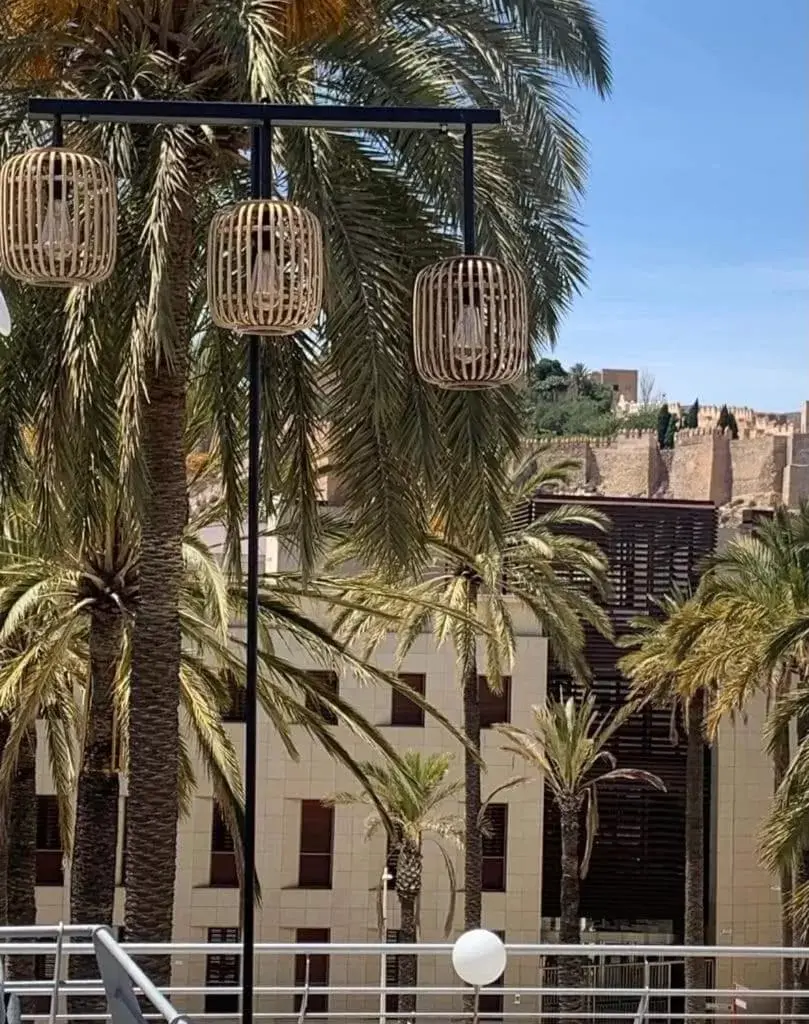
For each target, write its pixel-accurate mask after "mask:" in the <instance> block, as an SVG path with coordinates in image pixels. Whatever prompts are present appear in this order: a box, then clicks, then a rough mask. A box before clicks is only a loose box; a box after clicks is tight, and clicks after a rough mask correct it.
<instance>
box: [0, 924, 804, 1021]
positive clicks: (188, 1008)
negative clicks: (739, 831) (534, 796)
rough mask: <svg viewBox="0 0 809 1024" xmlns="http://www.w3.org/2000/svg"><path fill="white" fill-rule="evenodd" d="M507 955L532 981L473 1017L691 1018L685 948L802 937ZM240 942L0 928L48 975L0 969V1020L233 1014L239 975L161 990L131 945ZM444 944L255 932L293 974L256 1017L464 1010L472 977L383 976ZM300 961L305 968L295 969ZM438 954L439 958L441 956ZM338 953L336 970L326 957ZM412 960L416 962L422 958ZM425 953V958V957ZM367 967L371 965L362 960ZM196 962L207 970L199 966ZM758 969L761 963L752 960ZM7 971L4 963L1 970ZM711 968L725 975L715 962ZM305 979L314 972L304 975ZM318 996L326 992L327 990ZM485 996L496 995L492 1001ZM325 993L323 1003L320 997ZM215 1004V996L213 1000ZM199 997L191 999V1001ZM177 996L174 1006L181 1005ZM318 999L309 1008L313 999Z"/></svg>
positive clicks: (203, 947)
mask: <svg viewBox="0 0 809 1024" xmlns="http://www.w3.org/2000/svg"><path fill="white" fill-rule="evenodd" d="M506 950H507V954H508V962H509V965H511V967H512V968H513V967H514V966H515V965H519V971H518V972H517V971H513V970H510V969H509V968H508V967H507V970H506V977H507V978H508V977H509V975H510V974H512V975H513V974H515V973H519V974H520V978H521V980H525V979H526V978H531V979H532V980H533V981H535V982H536V984H534V983H529V984H520V985H518V986H517V985H514V984H508V985H506V984H498V985H496V986H491V987H490V988H488V989H485V990H483V992H482V999H481V1003H480V1013H479V1017H478V1019H479V1021H480V1022H481V1024H483V1022H494V1021H504V1022H506V1021H524V1022H529V1021H530V1022H532V1024H540V1022H543V1024H544V1022H547V1024H555V1022H556V1021H564V1020H565V1018H566V1017H570V1016H574V1017H575V1019H576V1020H577V1021H582V1022H588V1021H591V1020H599V1021H607V1022H616V1024H618V1022H622V1021H631V1022H633V1024H663V1022H677V1021H683V1020H686V1021H687V1020H688V1019H689V1018H688V1017H687V1015H686V1013H685V1006H684V991H683V987H682V967H683V962H684V959H685V958H686V957H699V958H702V959H706V960H707V961H708V965H709V968H710V969H709V971H708V977H709V978H710V979H713V978H714V976H715V975H714V969H715V965H717V964H719V963H723V962H727V963H729V964H739V963H740V962H741V961H744V963H745V969H746V971H747V973H748V974H749V972H750V965H751V964H752V965H753V969H754V970H755V969H760V968H761V967H762V965H763V964H766V963H769V964H770V965H771V970H770V972H769V973H770V974H771V975H772V976H774V977H776V978H777V977H779V976H780V965H781V963H782V961H783V960H785V959H791V960H794V961H800V960H803V959H805V958H807V957H809V948H797V947H796V948H793V949H785V948H782V947H760V946H690V947H684V946H670V945H645V944H644V945H623V944H598V945H592V944H588V945H582V946H560V945H554V944H548V943H545V944H542V945H536V944H507V945H506ZM240 952H241V946H240V944H238V943H203V942H175V943H171V944H157V943H150V944H144V943H124V944H119V943H118V942H116V941H115V939H114V938H113V936H112V934H111V933H110V932H109V930H108V929H105V928H97V927H96V928H91V927H81V926H61V925H60V926H54V927H47V926H42V927H36V928H0V964H3V963H5V961H6V958H8V957H32V956H33V957H51V958H52V961H51V963H52V972H53V973H52V976H51V977H48V978H45V979H44V980H43V978H42V972H41V971H37V972H35V974H37V975H39V980H37V979H36V978H35V977H32V978H30V979H26V978H17V979H15V980H5V981H4V980H2V978H0V995H2V996H3V997H4V998H3V999H0V1024H2V1021H3V1012H2V1006H3V1005H4V1003H5V1004H6V1006H7V1009H6V1019H7V1020H9V1021H13V1020H15V1019H17V1020H19V1019H20V1018H19V1016H18V1014H19V1009H20V1002H19V1001H20V1000H22V1004H21V1005H22V1007H23V1009H24V1007H25V1005H26V1000H25V997H27V996H38V997H39V998H40V1000H41V999H43V997H45V998H46V999H48V1000H49V1007H50V1010H49V1013H47V1014H43V1015H40V1016H36V1015H30V1016H28V1015H26V1014H25V1013H23V1015H22V1020H23V1021H24V1020H26V1019H30V1020H34V1019H37V1020H39V1021H44V1020H49V1022H50V1024H54V1022H56V1021H63V1020H70V1019H71V1014H70V1013H69V1007H68V1005H67V1001H68V999H69V997H70V996H90V995H95V996H104V997H105V998H106V1001H107V1007H108V1010H109V1011H110V1012H108V1013H107V1014H106V1015H105V1014H100V1013H97V1014H92V1013H88V1012H85V1011H82V1012H81V1013H80V1014H77V1015H76V1016H80V1017H81V1020H83V1021H84V1020H99V1021H101V1020H110V1018H112V1021H113V1024H142V1022H143V1021H144V1020H155V1021H158V1022H165V1024H188V1022H189V1021H221V1022H225V1021H233V1020H236V1019H237V1018H238V1006H237V1004H238V997H239V993H240V990H239V986H238V985H237V984H233V985H222V984H218V985H211V984H207V985H182V984H175V985H172V986H171V987H170V988H169V989H167V990H165V991H164V992H160V991H158V990H157V988H156V987H155V986H154V985H153V984H152V983H151V982H150V981H149V979H148V978H147V977H146V976H145V975H144V974H143V972H142V971H141V970H140V968H139V967H138V966H137V964H136V963H135V959H133V958H137V957H138V956H144V955H147V954H148V955H152V956H154V955H159V954H162V955H164V956H169V957H171V958H172V961H173V963H174V964H175V966H176V967H177V968H178V970H177V971H176V972H175V973H180V971H179V968H180V967H185V966H187V962H188V960H189V959H191V958H199V959H200V960H201V961H203V962H204V961H206V960H207V958H208V957H220V958H222V957H228V958H232V957H238V956H239V954H240ZM451 953H452V945H451V944H449V943H420V944H417V945H412V946H411V945H404V944H393V943H387V944H386V943H346V942H333V943H261V944H258V945H257V946H256V955H257V957H258V958H259V964H258V971H257V977H258V980H259V981H260V980H261V977H262V963H261V961H262V960H265V962H266V960H267V959H269V960H270V961H271V962H273V961H274V962H275V966H276V967H278V966H279V961H281V960H283V959H288V958H293V962H294V958H298V961H297V965H298V969H295V970H293V964H292V963H289V964H288V966H285V967H284V968H283V969H282V971H281V973H284V974H287V975H288V976H289V977H290V978H293V977H297V978H299V979H301V980H299V982H298V983H297V984H292V985H279V984H275V985H262V984H258V985H256V988H255V996H256V1010H255V1014H254V1016H255V1018H256V1019H257V1020H261V1021H270V1022H278V1024H281V1022H284V1021H295V1022H299V1024H305V1022H307V1021H312V1022H314V1021H339V1022H345V1024H349V1022H374V1024H395V1022H397V1021H405V1020H407V1021H410V1020H413V1021H415V1022H418V1021H444V1020H446V1021H456V1022H459V1024H460V1022H463V1021H472V1020H474V1019H475V1016H474V1014H473V1013H470V1012H468V1011H466V1012H465V1011H464V1009H463V996H464V994H467V995H468V994H469V991H470V990H469V989H468V988H466V987H464V986H463V985H462V984H460V983H459V982H449V983H447V984H443V985H441V984H421V985H419V986H418V987H417V988H416V989H415V990H413V989H407V988H403V987H399V986H397V985H392V984H387V983H386V982H387V979H389V978H390V972H389V970H388V969H387V968H389V966H390V959H389V958H391V957H395V956H397V955H402V954H415V955H416V956H417V958H418V962H419V965H420V970H422V969H423V972H424V974H425V975H428V976H430V977H434V976H435V975H436V974H439V975H441V976H445V977H447V978H448V979H451V978H452V977H453V975H452V972H451V967H450V965H449V963H448V960H449V958H450V956H451ZM71 956H94V957H95V958H96V961H97V963H98V965H99V973H98V977H97V979H92V978H91V979H83V980H75V981H72V980H68V979H67V977H66V975H67V970H66V961H67V959H68V958H69V957H71ZM564 956H575V957H577V958H580V959H581V961H583V962H584V963H585V969H584V982H585V984H584V985H583V986H582V987H581V988H576V989H565V988H562V987H560V986H558V984H557V981H558V976H557V971H558V964H559V959H560V958H561V957H564ZM325 957H328V963H329V964H330V965H331V974H333V975H337V976H348V975H349V974H350V971H349V970H348V969H347V967H348V965H347V964H345V963H344V962H343V963H341V961H345V960H354V959H355V958H360V960H362V959H363V958H364V960H365V966H364V967H360V969H358V971H357V973H358V974H359V975H367V976H369V977H375V978H379V979H380V983H379V984H376V985H374V984H371V985H363V984H331V983H329V982H326V983H325V984H317V983H316V979H315V978H314V975H315V974H316V973H317V972H316V971H310V970H309V967H310V965H314V964H316V963H317V964H321V965H322V963H323V962H324V958H325ZM302 961H303V964H304V966H305V969H304V970H300V969H299V968H300V965H301V963H302ZM442 961H443V963H442ZM337 964H340V971H339V972H338V971H337V970H335V965H337ZM421 965H424V966H423V968H422V966H421ZM428 965H429V967H428ZM369 967H370V969H369ZM201 973H204V968H203V971H202V972H201ZM761 973H763V974H764V975H766V974H767V973H768V972H767V971H764V972H761ZM724 975H727V976H728V977H729V978H731V979H734V978H738V977H744V976H745V974H744V973H742V974H739V973H737V972H735V971H734V970H730V971H727V970H726V971H724ZM5 976H6V972H5V971H3V977H5ZM716 976H717V977H719V976H722V975H720V974H719V973H717V975H716ZM310 979H311V980H310ZM413 991H415V992H416V993H417V995H418V1010H417V1012H416V1013H415V1014H410V1015H407V1016H405V1015H404V1014H403V1013H399V1012H398V1011H397V1009H396V1005H395V1004H396V997H397V996H401V995H404V994H407V993H409V992H413ZM692 994H693V995H701V996H704V997H705V998H706V1009H705V1013H704V1014H700V1019H701V1020H702V1019H704V1020H705V1021H709V1020H714V1021H717V1022H719V1021H732V1020H735V1019H736V1018H737V1017H748V1018H749V1019H750V1020H755V1021H757V1022H758V1021H786V1020H793V1021H809V1012H807V1010H808V1009H809V1007H807V1003H809V993H803V992H799V991H789V992H788V991H786V990H784V989H782V988H780V987H778V986H777V985H761V986H760V987H755V986H752V985H751V986H749V987H744V986H742V985H740V984H738V983H736V982H735V981H731V982H730V987H717V985H716V984H714V983H713V980H711V982H710V983H709V985H708V986H707V987H706V988H705V989H701V990H698V991H694V992H693V993H692ZM566 995H570V996H573V995H575V996H579V997H580V1002H581V1008H580V1009H578V1010H576V1012H575V1014H572V1013H570V1012H568V1013H566V1012H565V1011H564V1010H563V1009H562V1005H563V1004H562V1003H561V1002H560V997H563V996H566ZM138 996H141V997H143V999H142V1001H145V1002H146V1003H148V1004H150V1008H149V1009H147V1010H146V1012H145V1013H141V1011H140V1010H139V1008H138V1000H137V997H138ZM224 996H229V997H231V998H232V999H233V1000H234V1003H235V1004H236V1005H234V1007H233V1009H232V1010H230V1011H228V1012H221V1011H220V1012H205V1010H204V1009H203V1008H202V1007H203V1006H204V1003H205V999H206V997H217V999H218V998H219V997H224ZM324 997H325V999H324ZM493 1000H494V1002H493ZM325 1004H328V1008H327V1009H322V1008H323V1007H324V1005H325ZM218 1005H221V1000H220V1001H219V1002H218ZM197 1006H199V1007H200V1009H197V1008H196V1007H197ZM176 1007H182V1008H184V1009H183V1010H180V1009H177V1008H176ZM315 1008H317V1009H315Z"/></svg>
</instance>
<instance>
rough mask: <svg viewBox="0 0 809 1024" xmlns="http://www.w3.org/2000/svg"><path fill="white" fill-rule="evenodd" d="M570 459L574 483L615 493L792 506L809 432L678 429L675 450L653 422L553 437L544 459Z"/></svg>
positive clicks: (808, 495)
mask: <svg viewBox="0 0 809 1024" xmlns="http://www.w3.org/2000/svg"><path fill="white" fill-rule="evenodd" d="M560 458H570V459H575V460H576V461H577V462H578V463H579V468H578V469H577V471H576V472H575V473H574V475H573V478H572V481H571V486H572V489H575V490H584V491H592V492H594V493H599V494H604V495H610V496H615V497H658V498H661V497H662V498H669V499H672V500H681V501H713V502H714V503H715V504H717V505H726V504H728V503H730V502H732V501H742V502H744V503H749V504H755V505H766V506H770V505H775V504H779V503H780V502H786V503H787V504H789V505H790V506H794V505H797V504H798V502H799V501H801V500H804V499H809V433H800V434H798V433H794V432H792V433H790V434H789V435H786V434H775V433H773V434H769V435H766V436H761V435H758V436H753V437H742V436H740V437H739V438H738V440H735V441H734V440H732V439H731V437H730V433H729V432H728V431H721V430H718V429H716V428H713V427H697V428H693V429H683V430H680V431H678V433H677V434H676V436H675V444H674V448H673V450H668V451H661V450H660V449H659V448H658V445H657V434H656V432H655V431H654V430H645V431H642V430H626V431H623V432H622V433H620V434H618V435H617V436H615V437H612V438H603V437H574V438H552V439H550V443H549V446H548V448H547V450H546V451H545V452H544V453H543V455H542V456H541V459H542V461H543V462H545V463H548V462H553V461H557V460H558V459H560Z"/></svg>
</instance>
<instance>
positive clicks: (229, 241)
mask: <svg viewBox="0 0 809 1024" xmlns="http://www.w3.org/2000/svg"><path fill="white" fill-rule="evenodd" d="M323 277H324V261H323V233H322V231H321V228H320V221H319V220H318V219H317V217H316V216H315V215H314V214H313V213H310V212H309V211H308V210H304V209H302V208H301V207H299V206H295V205H293V204H292V203H286V202H279V201H278V200H275V199H253V200H249V201H247V202H243V203H236V204H235V205H233V206H229V207H227V208H226V209H224V210H220V211H219V213H217V214H216V215H215V216H214V218H213V220H212V221H211V227H210V231H209V233H208V302H209V303H210V307H211V317H212V318H213V321H214V323H215V324H217V326H219V327H225V328H227V329H229V330H232V331H240V332H243V333H249V334H266V335H275V336H283V335H287V334H294V333H295V332H296V331H304V330H307V329H308V328H310V327H313V326H314V325H315V323H316V321H317V319H318V317H319V316H320V310H321V306H322V303H323Z"/></svg>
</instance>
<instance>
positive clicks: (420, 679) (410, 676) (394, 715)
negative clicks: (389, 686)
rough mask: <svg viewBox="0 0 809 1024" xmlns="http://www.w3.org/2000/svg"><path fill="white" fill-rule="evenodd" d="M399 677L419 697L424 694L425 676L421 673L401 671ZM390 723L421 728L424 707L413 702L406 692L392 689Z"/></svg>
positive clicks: (425, 687) (425, 686)
mask: <svg viewBox="0 0 809 1024" xmlns="http://www.w3.org/2000/svg"><path fill="white" fill-rule="evenodd" d="M399 679H400V680H401V682H403V683H405V684H406V685H407V686H408V687H409V688H410V689H411V690H412V691H413V692H414V693H417V694H418V695H419V696H420V697H423V696H424V694H425V692H426V689H427V677H426V676H425V675H424V674H423V673H420V672H401V673H400V674H399ZM390 724H391V725H408V726H414V727H418V728H421V727H423V726H424V708H420V707H419V706H418V704H414V703H413V701H412V700H410V698H409V697H408V696H407V694H405V693H400V692H399V691H398V690H394V691H393V693H392V697H391V709H390Z"/></svg>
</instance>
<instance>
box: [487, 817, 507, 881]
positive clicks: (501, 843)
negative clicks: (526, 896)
mask: <svg viewBox="0 0 809 1024" xmlns="http://www.w3.org/2000/svg"><path fill="white" fill-rule="evenodd" d="M483 820H484V821H485V823H486V830H485V831H484V833H483V891H484V892H505V891H506V847H507V846H508V840H507V836H508V804H489V805H488V807H487V808H486V813H485V815H484V819H483Z"/></svg>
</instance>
